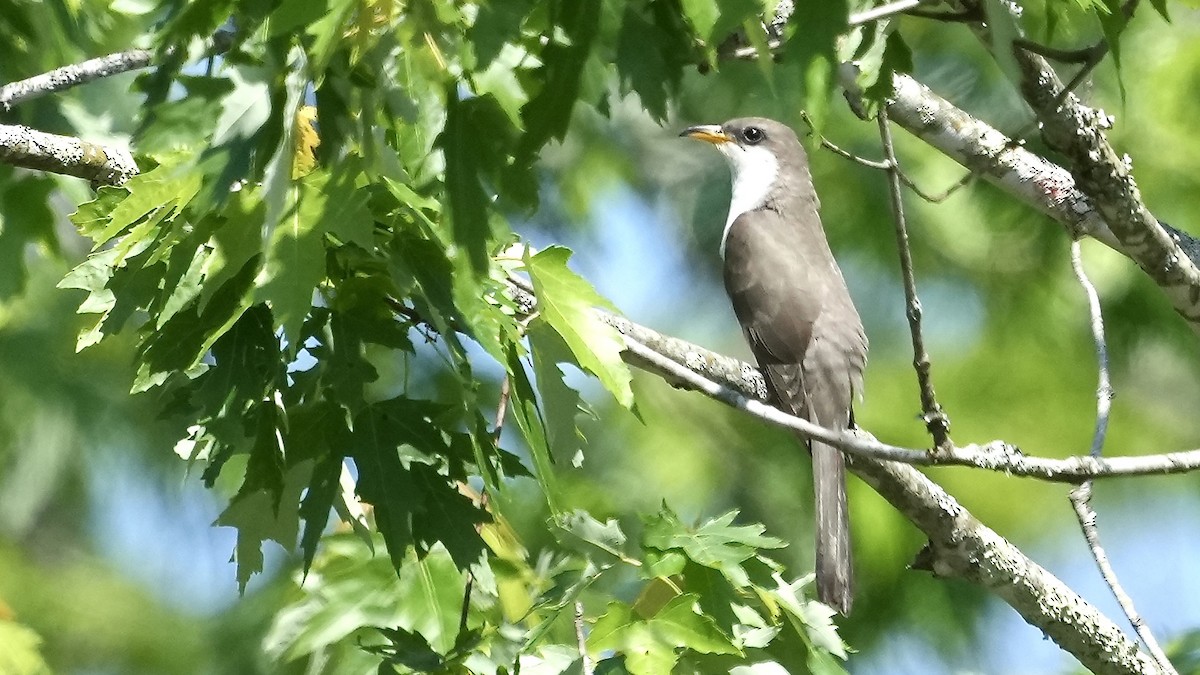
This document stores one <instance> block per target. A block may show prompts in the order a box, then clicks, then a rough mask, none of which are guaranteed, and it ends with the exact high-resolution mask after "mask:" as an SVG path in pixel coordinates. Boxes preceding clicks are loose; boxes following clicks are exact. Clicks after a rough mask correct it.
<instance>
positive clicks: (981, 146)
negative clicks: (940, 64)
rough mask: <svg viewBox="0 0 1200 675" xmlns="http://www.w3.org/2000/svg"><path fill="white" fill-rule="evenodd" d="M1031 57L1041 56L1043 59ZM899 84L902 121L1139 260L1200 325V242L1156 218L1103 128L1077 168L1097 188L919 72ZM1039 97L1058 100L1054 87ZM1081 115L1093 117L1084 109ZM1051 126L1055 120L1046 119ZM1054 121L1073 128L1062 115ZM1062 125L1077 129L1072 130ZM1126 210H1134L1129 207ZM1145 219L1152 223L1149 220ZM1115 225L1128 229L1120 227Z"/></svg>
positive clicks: (892, 109)
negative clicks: (919, 77) (963, 106)
mask: <svg viewBox="0 0 1200 675" xmlns="http://www.w3.org/2000/svg"><path fill="white" fill-rule="evenodd" d="M1029 58H1038V59H1039V60H1040V57H1029ZM1042 63H1044V61H1043V62H1042ZM1050 75H1051V76H1052V75H1053V74H1052V73H1050ZM1054 82H1057V77H1055V78H1054ZM894 83H895V98H894V100H893V101H892V102H891V103H889V104H888V107H887V110H888V115H889V116H890V117H891V119H892V120H893V121H894V122H896V123H897V124H899V125H900V126H902V127H904V128H905V129H906V130H908V131H909V132H911V133H912V134H913V135H915V136H917V137H918V138H920V139H921V140H923V141H925V142H926V143H928V144H930V145H932V146H934V147H935V148H937V149H938V150H940V151H941V152H942V153H943V154H945V155H946V156H948V157H950V158H951V159H953V160H955V161H956V162H958V163H959V164H962V165H963V166H965V167H967V168H968V169H970V170H971V171H972V172H975V173H978V174H979V175H981V176H983V177H984V178H985V179H986V180H988V181H989V182H991V183H993V184H995V185H996V186H998V187H1000V188H1001V189H1003V190H1005V191H1006V192H1008V193H1009V194H1011V195H1013V196H1016V197H1017V198H1018V199H1020V200H1021V201H1023V202H1025V203H1026V204H1028V205H1030V206H1033V207H1034V208H1036V209H1038V210H1039V211H1041V212H1043V213H1045V214H1046V215H1048V216H1050V217H1051V218H1053V219H1054V220H1056V221H1058V222H1059V223H1061V224H1062V225H1063V226H1065V227H1066V228H1067V230H1068V232H1069V233H1070V234H1071V236H1072V237H1073V238H1078V237H1080V236H1083V235H1087V236H1090V237H1092V238H1094V239H1096V240H1097V241H1100V242H1101V243H1103V244H1104V245H1106V246H1108V247H1109V248H1112V249H1113V250H1115V251H1117V252H1119V253H1121V254H1123V255H1125V256H1126V257H1128V258H1130V259H1131V260H1133V261H1134V262H1136V263H1138V266H1139V267H1141V268H1142V270H1143V271H1144V272H1146V274H1147V275H1148V276H1149V277H1150V278H1151V279H1153V280H1154V282H1155V283H1156V284H1158V286H1159V287H1161V288H1162V289H1163V291H1164V292H1165V294H1166V296H1167V298H1168V299H1169V300H1170V302H1171V304H1172V306H1173V307H1174V308H1175V311H1176V312H1178V313H1179V314H1180V316H1182V317H1183V318H1184V319H1186V320H1187V321H1188V322H1189V323H1190V324H1191V325H1192V328H1193V329H1194V330H1198V331H1200V273H1196V262H1197V261H1200V241H1198V240H1196V239H1195V238H1193V237H1192V236H1190V235H1188V234H1186V233H1184V232H1181V231H1179V230H1177V229H1175V228H1173V227H1170V226H1169V225H1167V224H1166V223H1160V222H1158V221H1157V220H1154V218H1153V216H1152V215H1150V213H1149V211H1147V210H1146V209H1145V206H1144V205H1142V204H1141V197H1140V194H1139V193H1138V192H1137V186H1136V185H1135V184H1134V183H1133V179H1132V177H1131V176H1130V175H1129V171H1128V167H1127V166H1126V165H1125V163H1124V160H1116V159H1115V153H1114V151H1113V150H1112V148H1111V147H1109V146H1108V144H1107V141H1106V140H1104V139H1103V136H1102V134H1100V133H1099V132H1098V131H1097V130H1096V129H1094V128H1091V127H1089V128H1088V129H1090V130H1088V131H1081V132H1080V134H1081V135H1082V136H1087V137H1089V138H1090V139H1091V140H1090V141H1087V142H1085V141H1083V140H1080V141H1079V143H1078V145H1079V146H1080V147H1076V148H1075V157H1076V159H1077V160H1078V161H1080V162H1083V163H1084V164H1086V166H1082V167H1080V166H1077V167H1076V169H1075V172H1076V175H1080V174H1083V175H1085V176H1091V178H1087V179H1085V180H1084V181H1083V182H1085V183H1088V184H1089V185H1090V187H1088V186H1084V185H1083V183H1081V184H1080V187H1077V186H1076V179H1075V177H1074V176H1072V173H1071V172H1070V171H1067V170H1066V169H1064V168H1062V167H1060V166H1058V165H1056V164H1054V163H1053V162H1050V161H1049V160H1047V159H1045V158H1043V157H1041V156H1039V155H1036V154H1034V153H1032V152H1030V151H1028V150H1026V149H1024V148H1021V147H1017V146H1016V145H1015V144H1014V143H1013V142H1012V141H1011V139H1009V138H1008V137H1007V136H1005V135H1004V134H1002V133H1001V132H999V131H997V130H996V129H995V128H993V127H991V126H989V125H988V124H986V123H984V122H982V121H980V120H977V119H975V118H973V117H971V116H970V115H968V114H967V113H965V112H963V111H962V110H960V109H958V108H956V107H954V105H952V104H951V103H949V102H948V101H946V100H945V99H943V98H941V97H939V96H937V95H936V94H934V93H933V92H932V91H930V90H929V88H928V87H926V86H924V85H922V84H921V83H919V82H917V81H916V80H914V79H913V78H911V77H909V76H907V75H900V74H898V75H896V76H895V78H894ZM1047 91H1048V90H1047ZM1054 91H1057V89H1055V90H1054ZM1036 96H1038V97H1040V98H1049V99H1050V101H1052V100H1053V98H1054V92H1049V93H1039V94H1036ZM1068 98H1069V100H1070V101H1071V102H1072V103H1071V105H1072V106H1074V107H1073V109H1075V110H1077V111H1078V110H1080V109H1082V106H1079V105H1078V103H1077V101H1076V100H1075V97H1074V96H1073V95H1071V96H1069V97H1068ZM1090 112H1091V111H1089V113H1090ZM1091 114H1093V115H1094V113H1091ZM1079 115H1081V116H1085V117H1086V115H1085V113H1083V112H1079ZM1043 124H1044V125H1045V124H1047V122H1046V121H1045V120H1043ZM1049 124H1050V126H1055V127H1059V126H1065V124H1062V123H1061V120H1057V121H1054V122H1051V123H1049ZM1059 131H1060V132H1062V133H1064V134H1066V135H1068V136H1069V135H1071V132H1069V131H1064V130H1062V129H1059ZM1047 133H1050V132H1047ZM1052 145H1053V143H1052ZM1092 150H1095V151H1096V152H1097V153H1098V155H1097V156H1098V157H1105V158H1107V159H1105V161H1103V162H1101V161H1095V162H1093V161H1092V160H1091V159H1088V158H1087V157H1088V153H1089V152H1090V151H1092ZM1110 160H1115V162H1116V163H1115V164H1112V163H1110ZM1109 189H1113V190H1118V192H1120V193H1121V195H1123V196H1120V195H1119V196H1109V195H1108V194H1107V193H1106V192H1105V191H1106V190H1109ZM1126 208H1128V209H1130V210H1129V211H1127V212H1125V211H1123V210H1122V209H1126ZM1144 218H1148V219H1149V220H1150V221H1152V223H1150V224H1149V225H1147V224H1146V222H1145V221H1144V220H1143V219H1144ZM1135 221H1136V222H1135ZM1114 223H1116V226H1115V227H1116V228H1117V229H1119V230H1120V233H1118V232H1116V231H1114V229H1113V227H1114V225H1113V224H1114ZM1147 228H1148V229H1147Z"/></svg>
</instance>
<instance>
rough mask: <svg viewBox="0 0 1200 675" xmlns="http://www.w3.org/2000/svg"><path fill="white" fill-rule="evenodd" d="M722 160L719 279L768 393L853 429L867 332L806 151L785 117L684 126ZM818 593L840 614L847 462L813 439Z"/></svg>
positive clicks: (784, 405)
mask: <svg viewBox="0 0 1200 675" xmlns="http://www.w3.org/2000/svg"><path fill="white" fill-rule="evenodd" d="M680 135H681V136H687V137H690V138H695V139H698V140H701V141H707V142H709V143H712V144H713V145H714V146H716V148H717V150H720V151H721V154H722V155H724V156H725V159H726V160H727V161H728V162H729V168H730V171H731V173H732V177H733V197H732V200H731V203H730V205H729V218H728V219H727V220H726V221H725V231H724V233H723V234H722V235H721V257H722V258H723V259H724V276H725V290H726V292H727V293H728V294H729V299H730V301H731V302H732V304H733V310H734V313H735V314H736V315H737V318H738V321H739V322H740V323H741V325H742V333H743V334H744V335H745V336H746V341H747V342H749V343H750V349H751V351H753V353H754V357H755V359H756V360H757V361H758V365H759V368H760V369H761V370H762V372H763V375H764V376H765V378H766V382H767V387H768V389H769V393H770V396H771V402H772V403H773V404H774V405H776V406H777V407H779V408H781V409H783V410H786V411H788V412H790V413H792V414H794V415H796V416H798V417H803V418H804V419H807V420H808V421H810V422H813V423H814V424H819V425H820V426H823V427H826V428H829V429H834V430H842V429H848V428H853V426H854V415H853V411H852V409H851V405H852V403H853V399H854V396H855V395H856V394H859V393H861V391H862V381H863V369H864V368H865V367H866V362H867V338H866V335H865V334H864V333H863V327H862V321H861V320H860V319H859V317H858V311H857V310H856V309H855V308H854V303H853V302H852V301H851V299H850V292H849V291H848V290H847V289H846V282H845V280H843V279H842V272H841V270H840V269H839V268H838V265H837V262H836V261H835V260H834V259H833V254H832V253H831V252H830V250H829V243H828V242H827V241H826V239H825V230H824V229H823V228H822V227H821V219H820V216H819V214H818V210H819V209H820V202H819V201H818V199H817V193H816V191H815V190H814V188H813V183H812V176H811V174H810V173H809V170H808V155H807V154H806V153H805V152H804V147H803V146H801V145H800V141H799V139H798V138H796V134H795V132H793V131H792V130H791V129H790V128H788V127H787V126H785V125H783V124H781V123H779V122H776V121H774V120H769V119H764V118H757V117H750V118H743V119H735V120H730V121H728V122H726V123H724V124H721V125H703V126H695V127H690V128H688V129H685V130H684V131H683V133H681V134H680ZM809 448H810V450H811V451H812V464H813V486H814V492H815V495H816V507H815V512H816V521H817V522H816V575H817V597H818V598H820V600H821V601H822V602H824V603H826V604H828V605H830V606H832V607H833V608H834V609H836V610H838V611H839V612H841V613H842V614H843V615H848V614H849V612H850V605H851V603H852V601H853V599H854V570H853V562H852V559H851V551H850V521H849V517H848V513H847V507H846V468H845V463H844V460H843V457H842V453H841V451H839V450H838V449H837V448H834V447H832V446H829V445H825V444H822V443H817V442H812V443H810V444H809Z"/></svg>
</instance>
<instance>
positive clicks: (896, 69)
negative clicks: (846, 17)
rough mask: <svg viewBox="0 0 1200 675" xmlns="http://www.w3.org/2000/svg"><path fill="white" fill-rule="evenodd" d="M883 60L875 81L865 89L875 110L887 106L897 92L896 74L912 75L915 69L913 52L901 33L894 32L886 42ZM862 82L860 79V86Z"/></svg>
mask: <svg viewBox="0 0 1200 675" xmlns="http://www.w3.org/2000/svg"><path fill="white" fill-rule="evenodd" d="M884 45H885V46H884V49H883V58H882V59H881V61H880V63H879V69H878V71H877V72H876V75H875V79H874V81H873V82H870V83H869V84H867V85H866V87H865V88H864V89H863V96H864V98H866V100H867V101H869V102H871V103H872V104H873V106H874V109H878V107H879V106H882V105H885V104H886V102H887V100H888V99H890V98H891V97H892V94H893V93H894V91H895V77H894V75H895V74H896V73H911V72H912V69H913V62H912V52H911V51H910V50H909V48H908V44H906V43H905V42H904V38H903V37H901V35H900V31H892V32H891V34H889V35H888V36H887V39H886V40H885V41H884ZM860 77H861V76H860ZM861 83H862V80H861V79H860V84H861Z"/></svg>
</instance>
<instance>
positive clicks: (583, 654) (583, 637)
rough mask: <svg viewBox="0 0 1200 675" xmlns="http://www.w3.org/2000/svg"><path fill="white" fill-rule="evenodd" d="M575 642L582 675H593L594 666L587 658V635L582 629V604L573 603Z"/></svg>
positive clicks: (590, 659)
mask: <svg viewBox="0 0 1200 675" xmlns="http://www.w3.org/2000/svg"><path fill="white" fill-rule="evenodd" d="M574 619H575V641H576V643H577V644H578V645H579V657H580V659H582V665H583V675H594V673H595V672H596V664H594V663H592V657H591V656H588V651H587V634H586V632H585V631H584V627H583V603H582V602H579V601H578V600H576V601H575V617H574Z"/></svg>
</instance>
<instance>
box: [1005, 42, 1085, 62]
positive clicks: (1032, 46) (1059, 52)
mask: <svg viewBox="0 0 1200 675" xmlns="http://www.w3.org/2000/svg"><path fill="white" fill-rule="evenodd" d="M1012 43H1013V46H1014V47H1020V48H1021V49H1026V50H1029V51H1031V52H1033V53H1034V54H1041V55H1042V56H1044V57H1046V58H1048V59H1053V60H1055V61H1061V62H1063V63H1087V62H1088V61H1090V60H1092V58H1093V55H1094V54H1095V53H1096V52H1097V51H1103V52H1107V51H1108V44H1107V43H1106V42H1104V41H1103V40H1101V41H1100V42H1097V43H1096V44H1093V45H1089V46H1087V47H1080V48H1079V49H1060V48H1058V47H1051V46H1050V45H1044V44H1042V43H1040V42H1034V41H1033V40H1030V39H1028V38H1017V39H1015V40H1013V41H1012Z"/></svg>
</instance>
